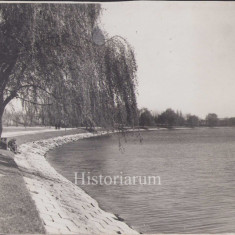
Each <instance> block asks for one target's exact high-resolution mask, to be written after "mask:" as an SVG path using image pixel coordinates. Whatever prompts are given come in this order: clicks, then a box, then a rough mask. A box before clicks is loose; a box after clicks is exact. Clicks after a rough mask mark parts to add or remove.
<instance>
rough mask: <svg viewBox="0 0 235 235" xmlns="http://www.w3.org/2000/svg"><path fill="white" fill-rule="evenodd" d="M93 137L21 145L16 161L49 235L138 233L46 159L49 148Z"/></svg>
mask: <svg viewBox="0 0 235 235" xmlns="http://www.w3.org/2000/svg"><path fill="white" fill-rule="evenodd" d="M92 136H94V135H93V134H91V133H80V134H76V135H67V136H63V137H56V138H51V139H47V140H44V141H36V142H32V143H28V144H23V145H21V148H20V151H21V154H17V155H16V157H15V160H16V162H17V164H18V165H19V166H20V167H21V169H22V171H23V172H24V180H25V182H26V186H27V188H28V190H29V191H30V193H31V196H32V198H33V200H34V201H35V204H36V206H37V208H38V210H39V213H40V217H41V218H42V220H43V223H44V226H45V229H46V232H47V233H50V234H137V232H136V231H135V230H133V229H131V228H130V227H129V226H128V225H127V224H125V223H124V222H121V221H119V220H118V218H117V217H116V216H115V215H113V214H111V213H108V212H105V211H103V210H102V209H100V208H99V205H98V203H97V202H96V201H95V200H94V199H93V198H91V197H90V196H89V195H88V194H86V193H85V192H84V191H83V190H82V189H81V188H79V187H78V186H76V185H74V184H73V183H72V182H70V181H69V180H67V179H66V178H64V177H63V176H62V175H60V174H59V173H57V172H56V170H55V169H54V168H53V167H52V166H50V164H49V163H48V162H47V161H46V159H45V158H44V155H45V153H46V152H47V151H48V150H49V149H53V148H55V147H56V146H59V145H62V144H65V143H68V142H71V141H76V140H79V139H82V138H88V137H92Z"/></svg>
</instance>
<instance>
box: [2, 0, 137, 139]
mask: <svg viewBox="0 0 235 235" xmlns="http://www.w3.org/2000/svg"><path fill="white" fill-rule="evenodd" d="M100 12H101V7H100V5H97V4H0V135H1V133H2V115H3V112H4V110H5V108H6V106H7V105H8V104H9V102H10V101H11V100H13V99H20V100H22V105H23V108H24V109H25V111H26V113H27V112H30V113H31V114H32V113H34V115H36V116H37V118H38V119H40V122H41V124H44V125H55V124H56V123H58V122H60V123H61V122H63V123H64V124H66V125H68V126H78V125H86V126H94V125H100V126H106V127H114V126H115V125H117V124H118V125H120V124H121V125H134V123H135V120H136V113H137V111H136V110H137V108H136V106H137V105H136V96H135V89H136V69H137V66H136V62H135V56H134V53H133V49H132V48H131V46H130V45H129V44H128V42H127V41H126V40H124V39H122V38H120V37H114V38H111V39H105V36H104V35H103V34H102V32H101V31H100V32H101V34H100V35H101V37H102V38H103V42H102V43H101V44H99V43H96V42H94V41H95V40H94V32H95V31H96V30H97V29H98V24H97V21H98V18H99V15H100Z"/></svg>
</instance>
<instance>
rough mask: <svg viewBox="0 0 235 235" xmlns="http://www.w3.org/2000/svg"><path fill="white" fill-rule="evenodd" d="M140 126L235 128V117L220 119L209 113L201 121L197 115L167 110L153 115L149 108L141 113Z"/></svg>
mask: <svg viewBox="0 0 235 235" xmlns="http://www.w3.org/2000/svg"><path fill="white" fill-rule="evenodd" d="M139 125H140V126H143V127H145V126H158V127H167V128H171V127H174V126H186V127H198V126H208V127H215V126H235V117H231V118H223V119H220V118H218V116H217V114H215V113H208V115H207V116H206V117H205V119H201V118H199V117H198V116H196V115H192V114H186V115H183V114H182V112H181V111H174V110H173V109H166V110H165V111H164V112H162V113H160V114H153V113H152V112H151V111H149V110H148V109H147V108H143V109H141V110H140V111H139Z"/></svg>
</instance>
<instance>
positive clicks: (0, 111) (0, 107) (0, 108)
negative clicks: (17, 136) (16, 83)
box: [0, 89, 5, 138]
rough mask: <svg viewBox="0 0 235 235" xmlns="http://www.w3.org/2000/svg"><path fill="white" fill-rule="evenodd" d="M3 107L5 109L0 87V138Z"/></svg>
mask: <svg viewBox="0 0 235 235" xmlns="http://www.w3.org/2000/svg"><path fill="white" fill-rule="evenodd" d="M4 109H5V106H4V100H3V92H2V90H1V89H0V138H1V137H2V129H3V128H2V124H3V123H2V116H3V113H4Z"/></svg>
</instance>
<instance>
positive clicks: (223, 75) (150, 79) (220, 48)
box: [100, 1, 235, 118]
mask: <svg viewBox="0 0 235 235" xmlns="http://www.w3.org/2000/svg"><path fill="white" fill-rule="evenodd" d="M102 7H103V8H104V10H103V12H102V16H101V19H100V21H101V24H102V28H103V29H104V30H105V31H106V32H107V33H108V35H109V37H112V36H114V35H120V36H123V37H124V38H126V39H127V40H128V41H129V43H130V44H131V45H132V46H133V48H134V50H135V53H136V60H137V64H138V72H137V76H138V95H137V100H138V106H139V108H142V107H146V108H148V109H150V110H152V111H153V112H162V111H164V110H165V109H167V108H172V109H174V110H181V111H182V112H183V113H184V114H188V113H191V114H196V115H198V116H199V117H201V118H204V117H205V116H206V115H207V114H208V113H212V112H213V113H216V114H217V115H218V116H219V117H220V118H223V117H231V116H234V117H235V3H234V2H210V1H209V2H172V1H170V2H165V1H151V2H146V1H142V2H140V1H139V2H121V3H120V2H119V3H118V2H116V3H115V2H112V3H102Z"/></svg>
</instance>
